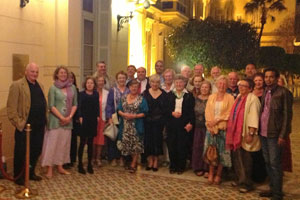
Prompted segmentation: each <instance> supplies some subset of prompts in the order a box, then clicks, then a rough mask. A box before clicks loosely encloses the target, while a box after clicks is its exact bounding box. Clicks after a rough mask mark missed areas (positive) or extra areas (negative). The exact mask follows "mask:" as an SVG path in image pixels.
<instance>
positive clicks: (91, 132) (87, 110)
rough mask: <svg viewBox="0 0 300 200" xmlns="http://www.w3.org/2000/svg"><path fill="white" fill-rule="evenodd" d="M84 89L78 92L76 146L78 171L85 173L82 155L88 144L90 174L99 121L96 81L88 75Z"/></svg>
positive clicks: (91, 172) (92, 171)
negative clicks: (77, 143)
mask: <svg viewBox="0 0 300 200" xmlns="http://www.w3.org/2000/svg"><path fill="white" fill-rule="evenodd" d="M82 86H83V88H84V90H83V91H82V92H80V93H79V95H80V98H79V99H80V100H79V104H78V114H79V121H80V124H81V130H80V134H79V136H80V144H79V148H78V172H79V173H81V174H85V173H86V172H85V169H84V168H83V163H82V156H83V149H84V146H85V144H87V146H88V151H87V152H88V168H87V171H88V173H90V174H93V173H94V170H93V166H92V156H93V141H94V137H95V136H96V135H97V124H98V121H99V94H98V92H97V91H96V90H95V87H96V81H95V79H94V78H93V77H91V76H88V77H86V78H85V81H84V82H83V85H82Z"/></svg>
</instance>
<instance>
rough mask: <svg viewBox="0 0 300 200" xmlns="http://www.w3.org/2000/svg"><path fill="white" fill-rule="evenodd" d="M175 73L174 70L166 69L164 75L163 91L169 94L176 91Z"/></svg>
mask: <svg viewBox="0 0 300 200" xmlns="http://www.w3.org/2000/svg"><path fill="white" fill-rule="evenodd" d="M174 77H175V71H174V70H173V69H166V70H165V71H164V73H163V78H164V82H163V83H162V84H161V89H163V90H164V91H165V92H167V93H169V92H170V91H172V90H173V89H174V83H173V80H174Z"/></svg>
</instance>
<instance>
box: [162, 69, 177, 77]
mask: <svg viewBox="0 0 300 200" xmlns="http://www.w3.org/2000/svg"><path fill="white" fill-rule="evenodd" d="M166 73H172V76H173V78H174V77H175V75H176V73H175V71H174V69H166V70H165V71H164V73H163V77H164V76H165V74H166Z"/></svg>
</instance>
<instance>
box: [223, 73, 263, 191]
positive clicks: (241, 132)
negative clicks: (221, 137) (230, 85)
mask: <svg viewBox="0 0 300 200" xmlns="http://www.w3.org/2000/svg"><path fill="white" fill-rule="evenodd" d="M253 86H254V82H253V81H252V80H251V79H247V78H246V79H242V80H241V81H239V83H238V87H239V91H240V94H239V95H238V96H237V98H236V100H235V102H234V104H233V106H232V109H231V112H230V116H229V120H228V124H227V133H226V146H227V148H228V149H230V150H232V160H233V166H234V170H235V174H236V182H235V183H236V185H239V186H240V189H239V190H240V192H242V193H245V192H248V191H250V190H253V189H254V188H253V183H252V180H251V175H252V157H251V153H250V152H255V151H259V150H260V148H261V143H260V139H259V136H258V132H257V129H258V126H259V114H260V106H261V105H260V101H259V99H258V98H257V97H256V95H255V94H252V93H251V91H252V89H253Z"/></svg>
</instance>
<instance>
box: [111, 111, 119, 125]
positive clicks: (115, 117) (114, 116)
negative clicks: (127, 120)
mask: <svg viewBox="0 0 300 200" xmlns="http://www.w3.org/2000/svg"><path fill="white" fill-rule="evenodd" d="M111 119H112V122H113V124H115V125H118V124H119V118H118V115H117V113H114V114H112V115H111Z"/></svg>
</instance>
